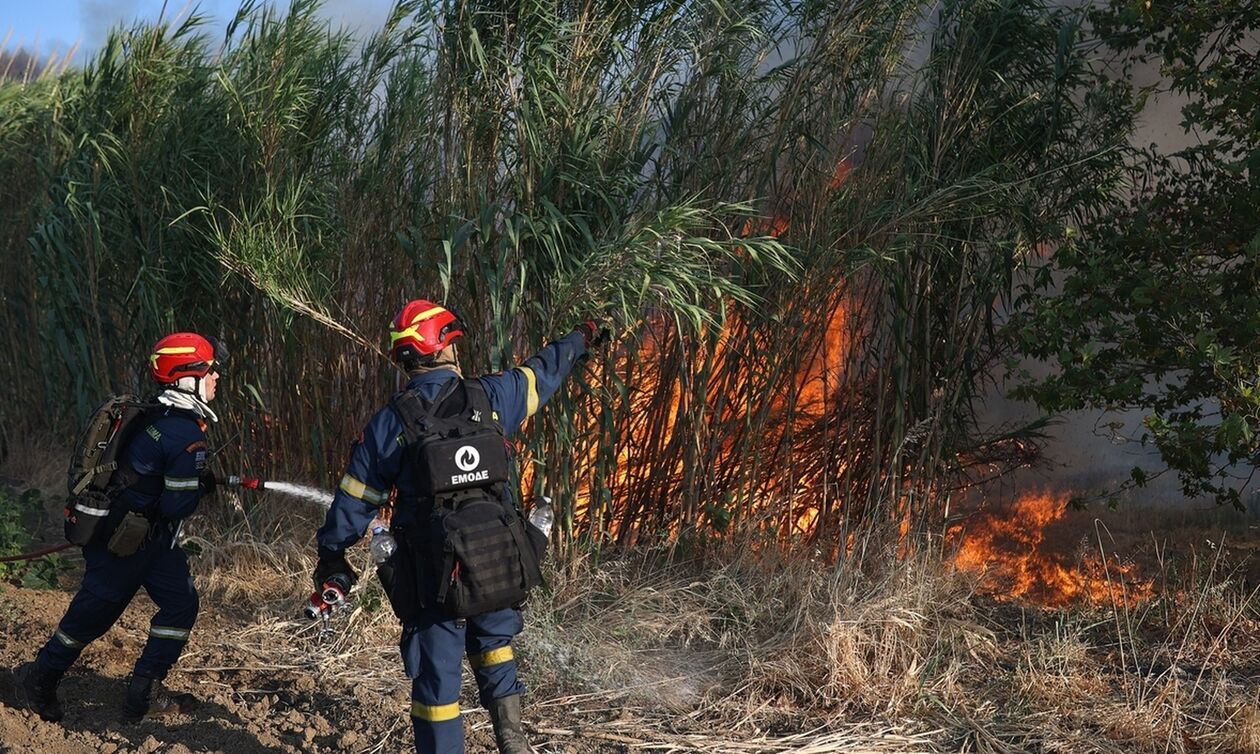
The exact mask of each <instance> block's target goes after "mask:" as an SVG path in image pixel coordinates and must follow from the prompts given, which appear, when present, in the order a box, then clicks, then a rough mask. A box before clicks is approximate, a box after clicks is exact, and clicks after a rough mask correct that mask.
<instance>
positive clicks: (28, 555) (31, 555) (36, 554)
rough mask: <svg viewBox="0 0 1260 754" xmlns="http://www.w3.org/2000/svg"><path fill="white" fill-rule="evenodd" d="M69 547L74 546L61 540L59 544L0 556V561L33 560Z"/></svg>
mask: <svg viewBox="0 0 1260 754" xmlns="http://www.w3.org/2000/svg"><path fill="white" fill-rule="evenodd" d="M71 547H74V545H73V544H71V543H69V542H62V543H61V544H59V545H51V546H49V547H42V548H40V549H38V550H34V551H32V552H24V553H22V554H21V555H8V556H6V557H3V558H0V563H16V562H17V561H19V560H34V559H35V558H42V557H44V556H45V555H52V554H53V553H54V552H61V551H62V550H69V549H70V548H71Z"/></svg>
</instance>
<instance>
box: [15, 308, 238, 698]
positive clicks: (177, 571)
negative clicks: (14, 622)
mask: <svg viewBox="0 0 1260 754" xmlns="http://www.w3.org/2000/svg"><path fill="white" fill-rule="evenodd" d="M226 357H227V351H226V349H225V348H224V347H223V344H222V343H220V342H219V341H217V340H213V339H207V338H204V337H202V336H201V335H197V334H195V333H174V334H172V335H168V336H166V337H165V338H162V339H161V340H159V341H158V342H157V343H156V344H155V345H154V346H153V352H152V353H151V354H150V356H149V373H150V375H151V376H152V378H153V379H154V380H155V381H156V382H157V383H158V385H159V386H160V392H159V393H158V394H157V396H156V399H155V401H154V403H155V405H157V406H159V408H154V409H151V410H150V411H149V413H147V414H146V415H145V416H144V417H143V420H142V421H141V424H140V427H141V428H140V429H139V431H137V432H136V434H135V436H134V438H133V439H132V440H131V441H130V442H129V444H128V445H127V446H126V447H125V448H124V449H123V450H122V456H121V457H122V462H121V463H120V466H119V470H120V472H123V473H124V474H127V476H126V477H125V478H124V483H125V484H126V486H125V487H124V488H123V489H122V491H121V492H119V493H118V495H117V497H115V498H114V500H113V502H112V504H111V505H110V512H109V518H108V519H107V520H106V521H105V527H104V530H103V531H102V532H101V536H98V537H94V538H93V540H92V541H90V542H89V543H88V544H87V545H85V546H84V548H83V560H84V563H85V565H86V570H85V572H84V574H83V583H82V585H81V586H80V587H79V591H78V593H77V594H75V596H74V599H72V600H71V601H70V607H69V608H68V609H67V610H66V614H65V617H63V618H62V619H61V623H60V624H58V626H57V630H56V631H54V632H53V635H52V637H51V638H50V639H49V640H48V642H47V643H46V644H45V645H44V646H43V648H42V649H40V651H39V654H38V655H37V656H36V658H35V660H34V662H30V663H27V664H26V665H24V666H23V667H22V668H20V669H19V670H18V680H19V683H18V690H19V693H20V695H21V696H22V697H24V699H23V701H24V702H25V703H26V705H27V706H28V707H29V708H30V709H32V710H33V711H35V712H36V713H38V714H39V716H40V717H42V718H43V719H45V720H49V721H57V720H60V719H61V717H62V714H63V710H62V707H61V703H60V701H59V700H58V698H57V684H58V683H59V682H60V680H61V677H62V675H63V674H64V673H65V672H66V670H68V669H69V668H70V666H71V665H72V664H74V661H75V660H76V659H78V657H79V655H80V654H81V653H82V652H83V649H84V647H86V646H87V645H88V644H90V643H91V642H93V641H95V640H96V639H98V638H99V637H101V636H102V635H104V633H105V632H106V631H108V630H109V628H110V626H112V625H114V623H115V622H116V621H117V620H118V618H119V617H120V616H121V615H122V613H123V610H125V609H126V607H127V604H128V603H130V602H131V599H132V597H134V596H135V594H136V592H137V591H138V590H139V589H140V587H144V589H145V591H147V592H148V594H149V597H150V598H152V600H153V602H154V603H155V604H156V605H157V607H158V611H157V613H156V614H155V615H154V616H153V619H152V621H151V622H150V626H149V638H148V641H147V642H146V643H145V645H144V650H143V651H142V652H141V654H140V657H139V659H138V660H137V661H136V664H135V668H134V670H133V671H132V674H131V677H130V678H129V679H128V681H127V693H126V698H125V702H124V708H123V719H124V720H125V721H128V722H136V721H139V720H140V719H141V718H144V717H166V716H169V715H173V714H177V713H179V712H180V709H179V702H178V700H177V699H175V698H174V697H172V696H171V695H170V694H168V693H167V692H165V691H164V690H163V689H162V681H163V679H164V678H166V674H167V672H168V671H169V670H170V669H171V666H172V665H174V664H175V662H176V660H178V659H179V655H180V653H181V652H182V651H183V649H184V645H185V644H186V643H187V642H188V634H189V631H191V630H192V627H193V623H194V622H195V621H196V620H197V609H198V598H197V590H196V588H195V587H194V586H193V580H192V575H191V574H190V573H189V571H188V560H187V558H186V557H185V556H184V552H183V550H181V549H180V547H179V543H178V541H177V535H178V531H179V527H180V525H181V522H182V521H183V520H184V519H185V518H187V517H188V516H189V515H191V514H192V513H193V511H195V510H196V509H197V504H198V503H199V502H200V500H201V498H202V497H203V496H204V495H206V494H209V493H211V492H213V491H214V477H213V476H211V475H210V474H209V472H208V471H206V462H207V448H206V433H205V429H206V423H207V422H208V421H209V422H213V421H218V417H217V416H215V414H214V411H212V410H211V409H210V406H209V403H210V402H211V401H213V400H214V396H215V390H216V386H217V384H218V380H219V371H218V370H219V368H220V366H221V364H222V363H223V362H224V360H225V359H226ZM117 478H118V477H117V476H116V477H115V479H117ZM132 513H135V514H139V515H134V516H133V515H130V514H132ZM124 520H125V521H126V522H127V523H126V524H124V523H123V522H124ZM125 525H126V526H131V527H132V529H131V531H134V532H135V536H131V537H128V539H129V540H130V541H131V542H132V543H133V544H130V545H124V544H122V543H121V539H122V538H121V537H118V536H112V537H111V534H115V535H117V534H118V530H119V529H120V528H121V527H123V526H125ZM132 547H134V548H135V549H134V552H132V554H121V553H124V552H125V551H126V550H130V549H132ZM111 549H113V550H114V552H111V551H110V550H111ZM115 553H119V554H115Z"/></svg>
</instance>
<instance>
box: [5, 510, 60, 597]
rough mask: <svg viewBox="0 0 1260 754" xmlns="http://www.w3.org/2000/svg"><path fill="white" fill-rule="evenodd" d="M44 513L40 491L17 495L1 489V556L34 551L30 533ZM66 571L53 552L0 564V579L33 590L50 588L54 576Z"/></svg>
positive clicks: (55, 581)
mask: <svg viewBox="0 0 1260 754" xmlns="http://www.w3.org/2000/svg"><path fill="white" fill-rule="evenodd" d="M43 513H44V504H43V501H42V500H41V498H40V494H39V490H26V491H25V492H23V493H21V494H20V495H15V494H13V493H12V492H11V491H7V490H0V557H5V556H9V555H21V554H22V553H24V552H29V551H31V550H33V549H35V547H36V542H35V537H34V536H33V535H32V532H33V531H34V530H35V528H36V525H37V523H38V522H39V520H40V518H41V517H42V516H43ZM65 568H66V562H65V559H64V558H62V557H61V556H60V555H58V554H56V553H54V554H52V555H45V556H44V557H42V558H36V559H34V560H21V561H17V562H12V563H0V580H3V581H7V582H9V583H13V584H21V585H22V586H24V587H28V588H32V589H51V588H53V587H56V586H57V576H58V575H59V574H60V573H61V571H63V570H65Z"/></svg>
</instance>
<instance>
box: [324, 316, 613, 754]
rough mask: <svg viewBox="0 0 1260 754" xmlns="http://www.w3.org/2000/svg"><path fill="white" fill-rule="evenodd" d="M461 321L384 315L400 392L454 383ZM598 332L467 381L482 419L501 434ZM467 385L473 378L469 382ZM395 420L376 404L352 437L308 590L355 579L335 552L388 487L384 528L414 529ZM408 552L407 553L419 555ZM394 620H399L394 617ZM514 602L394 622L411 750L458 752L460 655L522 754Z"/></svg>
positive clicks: (506, 749)
mask: <svg viewBox="0 0 1260 754" xmlns="http://www.w3.org/2000/svg"><path fill="white" fill-rule="evenodd" d="M465 329H466V328H465V325H464V323H463V322H462V321H461V320H460V319H459V317H458V316H457V315H456V314H455V313H453V312H452V311H450V310H449V309H447V308H446V307H443V306H440V305H438V304H435V303H433V302H430V301H425V300H416V301H411V302H410V303H408V304H407V305H406V306H405V307H403V309H402V311H401V312H399V314H398V316H397V317H396V318H395V319H394V321H393V323H392V326H391V332H390V339H391V351H390V352H391V355H392V357H393V358H394V360H395V361H396V362H397V363H398V364H399V365H400V366H402V367H403V368H404V369H405V370H406V371H407V373H408V376H409V380H408V383H407V389H408V390H412V391H417V392H418V393H419V395H420V396H421V397H422V398H424V399H426V400H430V401H432V400H434V399H435V398H436V397H437V396H438V395H439V393H441V392H442V391H443V389H444V388H445V389H450V388H452V387H453V386H452V385H451V383H452V381H454V380H462V379H464V377H463V375H462V374H461V372H460V369H459V366H458V363H457V360H456V355H455V346H453V345H452V341H454V340H455V339H456V338H458V337H459V336H461V335H463V334H464V331H465ZM603 335H604V333H602V332H601V331H600V330H599V328H598V327H597V326H596V325H595V324H594V323H593V322H589V321H588V322H586V323H583V325H581V326H579V327H578V328H577V329H576V330H574V331H573V332H572V333H570V334H568V335H566V336H565V337H563V338H561V339H560V340H557V341H555V342H554V343H551V344H550V345H548V346H546V347H545V348H543V349H542V350H541V351H539V352H538V353H537V354H535V355H534V356H532V357H530V358H528V359H526V360H525V361H524V362H523V363H522V364H521V365H519V366H517V367H516V368H514V369H511V370H509V371H507V372H503V373H499V374H493V375H485V376H482V377H477V378H475V379H476V381H478V382H480V384H481V386H482V387H483V388H484V390H485V393H486V396H487V397H488V398H489V403H490V406H491V408H492V409H493V414H494V415H493V416H492V417H491V418H492V419H493V420H494V421H496V422H497V423H498V424H499V425H500V426H501V427H502V431H503V433H504V435H505V436H510V435H512V434H513V433H515V432H516V431H517V430H518V429H519V428H520V427H521V424H522V423H523V422H524V421H525V420H526V419H527V418H528V417H530V416H532V415H533V414H534V413H535V412H537V411H538V409H539V408H541V407H542V405H543V404H545V403H546V402H547V400H548V399H550V398H551V396H552V394H554V393H555V391H556V389H557V388H558V387H559V386H560V383H561V381H562V380H563V379H564V377H565V376H566V375H567V374H568V373H569V371H570V370H571V369H572V368H573V365H574V363H575V362H576V361H577V360H578V359H579V358H580V357H581V356H582V355H583V354H585V353H586V350H587V348H588V347H589V346H591V345H593V344H595V343H597V342H599V341H600V340H601V339H602V337H603ZM468 381H469V382H471V381H473V380H472V379H471V378H470V379H469V380H468ZM402 435H403V423H402V420H401V419H400V417H399V415H398V413H397V412H396V411H395V410H394V409H393V408H392V407H391V406H386V407H385V408H383V409H381V410H380V411H379V412H377V414H376V415H375V416H373V417H372V420H371V421H370V422H369V423H368V425H367V427H366V428H365V429H364V430H363V433H362V434H361V435H360V437H359V438H358V440H357V441H356V442H355V444H354V447H353V450H352V453H351V456H350V463H349V465H348V467H347V469H346V473H345V475H344V476H343V477H342V479H341V484H340V488H339V489H338V491H337V494H336V496H335V498H334V500H333V503H332V507H331V508H330V509H329V511H328V515H327V518H326V520H325V522H324V525H323V527H321V528H320V530H319V532H318V534H317V540H318V544H319V565H318V566H317V568H316V571H315V583H316V588H317V589H318V588H319V585H321V584H323V583H324V581H325V580H326V579H328V578H329V577H330V576H333V575H335V574H342V575H345V576H347V577H348V578H349V579H350V580H351V581H352V582H353V580H354V579H355V574H354V571H353V569H352V568H351V567H350V565H349V564H348V563H347V562H346V560H345V555H344V553H345V550H346V548H348V547H350V546H351V545H352V544H354V543H355V542H356V541H357V540H358V539H359V538H360V537H361V536H362V535H363V533H364V530H365V529H366V528H367V526H368V525H369V523H370V522H371V521H372V519H373V518H374V517H375V516H376V515H377V513H378V512H379V507H380V506H381V505H382V504H383V503H386V502H387V501H388V500H389V498H390V491H391V489H396V490H397V497H396V501H397V502H396V505H395V508H394V510H393V514H392V515H393V517H392V522H391V526H392V528H393V529H395V530H399V529H402V530H407V529H413V528H415V527H417V526H418V525H420V523H421V522H420V521H419V520H417V519H418V518H419V517H420V516H421V515H422V514H421V513H420V512H419V510H420V501H419V500H418V484H417V478H416V471H415V470H414V469H413V468H412V467H411V466H409V465H408V464H407V463H405V462H404V452H403V451H404V445H403V442H402ZM423 556H424V554H423V553H417V557H423ZM400 617H401V616H400ZM522 625H523V624H522V619H521V612H520V610H519V608H517V607H507V608H503V609H499V610H493V611H490V612H485V613H481V614H478V615H472V616H469V617H468V618H466V619H464V620H457V619H454V618H452V617H450V615H449V614H448V613H446V612H444V611H442V610H440V609H437V608H434V607H432V606H422V607H421V608H420V609H419V610H418V612H417V616H416V617H412V618H410V619H404V622H403V627H402V639H401V642H400V649H401V652H402V659H403V666H404V668H405V670H406V673H407V676H408V677H409V678H411V679H412V687H411V689H412V691H411V699H412V703H411V718H412V728H413V730H414V732H415V742H416V751H417V752H421V753H422V754H462V752H463V751H464V727H463V722H462V721H461V719H460V712H459V690H460V675H461V657H463V656H464V655H467V657H468V662H469V665H470V666H471V667H472V669H473V674H474V677H475V678H476V681H477V687H478V691H479V693H480V699H481V703H482V705H483V706H485V707H486V709H487V710H489V712H490V719H491V721H492V723H493V725H494V731H495V739H496V741H497V743H498V747H499V751H500V752H502V753H503V754H524V753H526V752H532V751H533V749H531V748H530V746H529V743H528V742H527V740H526V737H525V732H524V729H523V728H522V726H521V693H522V692H523V691H524V690H525V687H524V685H523V684H522V683H521V682H520V679H519V678H518V677H517V673H516V661H515V659H514V658H513V654H512V644H511V642H512V638H513V637H514V636H516V634H518V633H520V631H521V629H522Z"/></svg>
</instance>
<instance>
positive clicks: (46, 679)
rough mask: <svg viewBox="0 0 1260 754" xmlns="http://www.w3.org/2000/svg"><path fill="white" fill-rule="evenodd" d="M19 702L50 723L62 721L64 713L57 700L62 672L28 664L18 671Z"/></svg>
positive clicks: (35, 663)
mask: <svg viewBox="0 0 1260 754" xmlns="http://www.w3.org/2000/svg"><path fill="white" fill-rule="evenodd" d="M14 675H15V676H16V678H17V693H18V700H19V701H20V702H21V703H22V705H23V706H24V707H26V708H27V709H29V710H31V711H32V712H34V713H35V714H37V715H39V716H40V717H41V718H43V719H45V720H47V721H48V722H50V723H55V722H57V721H59V720H61V717H62V715H63V714H65V713H64V711H63V710H62V709H61V702H60V701H59V700H58V699H57V684H58V683H60V682H61V675H62V673H61V672H60V671H56V670H47V669H45V668H44V667H42V666H41V665H40V664H39V663H38V662H28V663H26V664H25V665H23V666H22V667H20V668H18V669H17V672H16V673H15V674H14Z"/></svg>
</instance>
